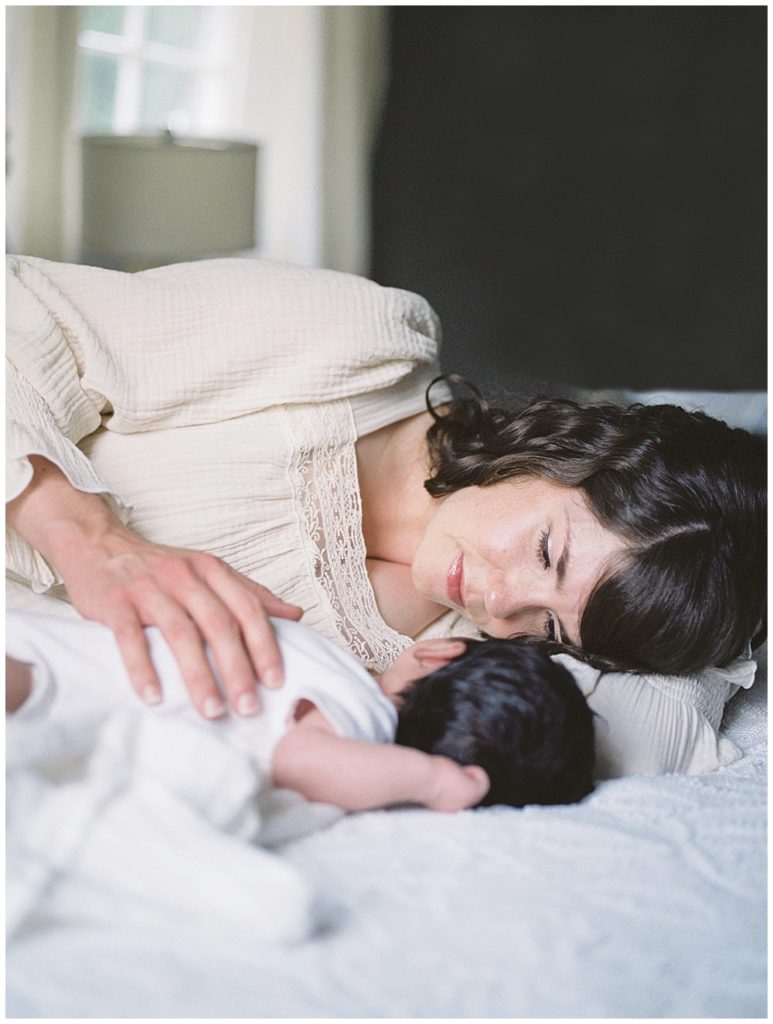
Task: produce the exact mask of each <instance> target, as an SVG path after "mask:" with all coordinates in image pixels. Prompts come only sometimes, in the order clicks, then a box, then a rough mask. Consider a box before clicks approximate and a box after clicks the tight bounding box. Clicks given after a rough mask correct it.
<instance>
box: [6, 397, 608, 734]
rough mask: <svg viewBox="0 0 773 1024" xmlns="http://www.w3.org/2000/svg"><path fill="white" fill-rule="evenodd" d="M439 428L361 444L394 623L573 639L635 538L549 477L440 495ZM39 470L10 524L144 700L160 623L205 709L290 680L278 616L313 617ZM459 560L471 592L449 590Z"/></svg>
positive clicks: (373, 570)
mask: <svg viewBox="0 0 773 1024" xmlns="http://www.w3.org/2000/svg"><path fill="white" fill-rule="evenodd" d="M430 424H431V417H430V416H429V414H428V413H421V414H419V415H417V416H412V417H409V418H408V419H404V420H400V421H398V422H397V423H394V424H391V425H390V426H388V427H385V428H383V429H382V430H379V431H375V432H374V433H372V434H369V435H366V436H365V437H362V438H360V439H359V440H358V441H357V444H356V454H357V469H358V482H359V487H360V496H361V504H362V530H363V536H364V540H365V547H366V552H367V569H368V573H369V576H370V581H371V584H372V587H373V591H374V595H375V598H376V603H377V605H378V608H379V611H380V613H381V615H382V617H383V618H384V620H385V621H386V623H387V624H388V625H389V626H391V627H392V628H393V629H396V630H397V631H398V632H400V633H403V634H405V635H407V636H411V637H415V636H417V634H419V633H420V632H421V631H422V630H423V629H424V628H425V627H426V626H428V625H430V624H431V623H432V622H434V621H435V620H436V619H437V618H439V617H440V615H442V614H443V613H444V612H445V611H446V610H447V609H448V608H453V609H456V610H458V611H461V612H463V614H464V615H465V617H466V618H467V619H469V620H470V621H472V622H473V623H474V624H475V625H477V626H478V627H479V628H480V629H482V630H484V631H485V632H487V633H489V634H490V635H491V636H496V637H506V636H513V635H517V634H524V633H526V634H532V635H539V636H546V635H547V636H554V637H558V638H563V637H567V638H569V639H570V640H573V641H576V640H577V639H578V638H579V623H580V619H581V617H582V610H583V608H584V606H585V602H586V601H587V598H588V595H589V594H590V592H591V590H592V589H593V586H594V585H595V583H596V582H597V580H598V579H599V577H600V575H601V574H602V573H603V571H604V569H605V568H606V567H607V565H609V564H610V562H611V561H613V560H614V558H615V557H617V556H619V555H620V554H621V553H622V552H623V551H624V543H623V541H621V540H620V539H619V538H617V537H615V536H614V535H613V534H611V533H610V532H609V531H607V530H605V529H604V528H603V527H602V526H601V525H600V524H599V523H598V522H597V521H596V520H595V518H594V517H593V515H592V513H591V512H590V510H589V509H588V508H587V505H586V504H585V500H584V498H583V497H582V495H581V493H580V492H579V491H577V490H576V489H573V488H568V487H559V486H558V485H556V484H552V483H549V482H548V481H544V480H540V479H538V478H529V479H527V480H525V481H524V480H519V481H505V482H503V483H499V484H495V485H493V486H491V487H486V488H478V487H470V488H465V489H463V490H462V491H457V492H455V493H454V494H451V495H449V496H447V497H445V498H433V497H431V496H430V495H429V494H428V492H427V491H426V490H425V489H424V486H423V483H424V480H426V479H427V477H428V476H429V461H428V454H427V446H426V440H425V436H426V431H427V429H428V427H429V426H430ZM31 462H32V465H33V469H34V476H33V480H32V482H31V483H30V484H29V486H28V487H27V488H26V490H25V491H24V492H23V493H22V494H21V495H19V496H18V497H17V498H16V499H14V501H12V502H10V503H9V504H8V506H7V521H8V524H9V525H10V526H11V527H13V529H14V530H16V532H17V533H19V534H20V535H21V536H22V537H24V538H25V539H26V540H27V541H29V542H30V543H31V544H32V545H33V547H35V548H37V550H38V551H40V552H41V554H42V555H43V556H44V557H45V558H46V559H47V561H49V563H50V564H52V565H53V566H54V568H55V569H56V570H57V571H58V572H59V574H60V576H61V577H62V579H63V581H64V583H65V586H66V588H67V591H68V595H69V597H70V600H71V601H72V603H73V605H74V606H75V608H76V609H77V610H78V611H79V612H80V613H81V614H82V615H83V616H84V617H85V618H90V619H95V620H96V621H98V622H102V623H104V624H105V625H107V626H109V627H110V628H111V629H112V630H113V631H114V633H115V635H116V639H117V641H118V645H119V647H120V650H121V654H122V657H123V659H124V663H125V665H126V668H127V672H128V674H129V678H130V679H131V682H132V686H133V688H134V689H135V691H136V692H137V694H138V695H139V696H140V697H141V698H142V699H143V700H146V701H147V702H148V703H154V702H155V701H157V700H159V699H161V686H160V682H159V680H158V678H157V676H156V673H155V671H154V669H153V666H152V663H151V660H150V656H149V653H148V648H147V644H146V641H145V636H144V633H143V630H142V627H143V626H149V625H155V626H158V627H159V628H160V630H161V632H162V633H163V634H164V636H165V638H166V639H167V641H168V642H169V644H170V646H171V648H172V650H173V651H174V653H175V656H176V657H177V660H178V663H179V665H180V669H181V672H182V675H183V678H184V680H185V683H186V686H187V688H188V690H189V692H190V694H191V699H192V701H193V703H194V704H195V706H196V707H197V708H198V709H199V711H200V712H201V713H202V714H203V715H205V716H206V717H210V718H211V717H217V716H219V715H220V714H223V713H225V711H226V702H227V703H228V705H230V707H231V708H232V709H233V710H234V711H236V712H237V713H239V714H254V713H255V712H256V711H257V709H258V706H259V702H258V696H257V690H256V680H259V681H260V682H261V683H263V684H265V685H268V686H270V685H278V684H281V681H282V666H281V657H280V653H279V649H278V647H277V644H276V641H275V639H274V635H273V631H272V629H271V626H270V624H269V622H268V616H269V615H276V616H279V617H283V618H291V619H299V618H300V617H301V615H302V610H301V609H300V608H297V607H296V606H294V605H288V604H287V603H286V602H284V601H282V600H281V599H280V598H278V597H276V596H275V595H273V594H272V593H271V592H270V591H268V590H267V589H266V588H265V587H261V586H260V585H259V584H257V583H255V582H253V581H251V580H249V579H247V578H246V577H244V576H242V575H240V574H239V573H237V572H236V571H235V570H233V569H231V568H230V567H228V566H227V565H226V564H225V563H224V562H222V561H221V560H219V559H217V558H215V557H214V556H211V555H208V554H205V553H204V552H197V551H190V550H186V549H184V548H170V547H165V546H161V545H158V544H154V543H152V542H150V541H147V540H144V539H143V538H140V537H138V536H137V535H136V534H135V533H133V532H132V531H131V530H130V529H127V528H126V527H125V526H123V524H122V523H121V522H120V521H119V520H118V519H117V517H116V516H115V515H114V513H113V512H112V510H111V509H110V507H109V506H108V504H107V502H106V501H105V500H104V499H103V498H101V497H100V496H99V495H92V494H84V493H83V492H80V491H77V490H75V489H74V488H73V487H72V486H71V485H70V484H69V482H68V481H67V479H66V477H65V476H64V475H63V474H62V473H61V472H60V471H59V470H58V469H57V467H56V466H54V465H53V464H52V463H51V462H49V461H48V460H46V459H44V458H42V457H39V456H32V457H31ZM460 556H461V559H460ZM457 559H460V562H458V563H457ZM455 563H457V565H459V564H460V565H461V590H460V591H459V593H457V592H456V591H454V590H453V588H452V587H451V588H450V584H449V573H450V570H451V568H452V566H453V565H454V564H455ZM449 588H450V589H449ZM205 644H209V646H210V647H211V648H212V651H213V653H214V655H215V658H216V661H217V664H218V667H219V669H220V671H221V674H222V678H223V689H224V691H225V692H224V693H223V694H221V692H220V689H219V687H218V685H217V682H216V681H215V678H214V676H213V674H212V672H211V670H210V667H209V665H208V663H207V660H206V657H205V656H204V646H205Z"/></svg>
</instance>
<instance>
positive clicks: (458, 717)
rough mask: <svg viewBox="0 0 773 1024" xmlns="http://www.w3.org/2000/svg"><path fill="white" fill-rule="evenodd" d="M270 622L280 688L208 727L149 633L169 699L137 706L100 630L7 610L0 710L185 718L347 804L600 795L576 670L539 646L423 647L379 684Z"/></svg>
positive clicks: (288, 780) (320, 640)
mask: <svg viewBox="0 0 773 1024" xmlns="http://www.w3.org/2000/svg"><path fill="white" fill-rule="evenodd" d="M272 621H273V625H274V628H275V630H276V633H277V637H278V640H279V644H280V648H281V650H282V655H283V659H284V664H285V682H284V685H283V686H282V687H280V688H278V689H266V688H264V689H263V690H262V691H261V700H262V705H263V707H262V710H261V712H260V713H259V714H257V715H255V716H252V717H249V718H243V717H240V716H236V715H233V716H228V717H224V718H222V719H218V720H215V721H205V720H204V719H202V718H201V717H200V716H199V715H198V713H197V712H196V711H195V710H194V709H193V707H192V705H191V703H190V699H189V697H188V693H187V691H186V689H185V687H184V684H183V682H182V678H181V677H180V674H179V670H178V668H177V663H176V661H175V659H174V657H173V655H172V653H171V651H170V649H169V647H168V646H167V644H166V641H165V640H164V639H163V637H162V635H161V634H160V632H159V631H158V630H156V629H149V630H148V631H147V635H148V640H149V644H150V649H151V655H152V657H153V661H154V664H155V667H156V669H157V671H158V674H159V678H160V679H161V680H162V684H163V688H164V701H163V703H161V704H159V705H156V706H155V707H145V706H142V707H141V708H140V707H139V706H138V705H137V703H136V697H135V696H134V694H133V692H132V691H131V689H130V686H129V682H128V677H127V676H126V672H125V669H124V667H123V662H122V660H121V656H120V653H119V650H118V647H117V645H116V643H115V640H114V637H113V634H112V632H111V631H110V630H109V629H108V628H107V627H104V626H101V625H99V624H98V623H94V622H86V621H84V620H75V619H70V618H66V619H64V618H59V617H56V616H50V615H40V614H35V613H29V612H15V611H9V612H8V613H7V629H6V650H7V655H8V658H7V708H8V710H10V711H14V712H15V713H16V714H17V715H19V716H21V717H26V718H28V719H33V718H35V717H36V716H43V717H46V716H56V714H57V713H63V712H62V709H67V713H72V710H73V708H74V707H76V706H77V704H78V702H80V706H81V707H82V708H84V709H88V713H89V714H91V715H96V716H98V715H99V714H102V715H103V716H104V715H108V714H109V713H110V712H111V710H113V709H117V708H126V707H137V713H138V714H143V715H158V716H164V715H175V716H183V717H186V718H187V719H188V720H189V721H190V722H192V723H195V724H196V726H197V727H198V728H201V729H205V730H213V729H214V730H220V732H221V734H222V735H223V738H224V739H226V740H227V742H229V743H231V744H234V745H235V746H236V747H238V748H240V749H241V750H242V751H246V752H248V754H249V756H250V757H252V758H254V760H256V761H257V762H258V764H259V765H260V766H261V767H262V768H263V769H265V771H266V772H268V773H270V775H271V778H272V780H273V782H274V783H275V785H277V786H280V787H284V788H287V789H291V790H295V791H296V792H298V793H300V794H302V795H303V796H305V797H307V798H308V799H309V800H314V801H320V802H324V803H329V804H334V805H336V806H338V807H340V808H342V809H344V810H347V811H364V810H370V809H375V808H380V807H388V806H392V805H395V804H420V805H423V806H425V807H428V808H432V809H434V810H440V811H457V810H462V809H464V808H468V807H474V806H477V805H479V804H495V803H503V804H511V805H512V806H515V807H522V806H524V805H526V804H530V803H542V804H556V803H572V802H575V801H578V800H581V799H582V798H583V797H585V796H586V795H587V794H588V793H590V792H591V790H592V789H593V768H594V735H593V721H592V713H591V711H590V709H589V708H588V706H587V704H586V702H585V699H584V697H583V696H582V694H581V693H580V690H579V689H578V687H577V686H576V684H575V682H574V680H573V678H572V676H571V674H570V673H569V672H568V671H567V670H566V669H565V668H563V667H562V666H560V665H558V664H556V663H555V662H553V661H552V660H551V659H550V658H549V657H548V656H547V654H546V653H545V652H544V651H543V650H542V649H541V648H539V647H537V646H535V645H534V644H532V643H522V642H517V641H512V640H486V641H476V640H429V641H423V642H420V643H416V644H414V645H413V646H411V647H410V648H408V650H406V651H405V652H403V654H402V655H400V657H399V658H397V659H396V660H395V662H394V663H393V664H392V666H391V667H390V668H389V669H388V670H387V671H386V672H385V673H383V675H381V676H380V677H374V676H372V675H370V674H369V673H368V672H367V671H366V670H365V668H364V667H363V666H362V665H361V664H360V663H359V662H358V661H357V660H356V659H355V658H354V657H353V655H351V654H350V653H348V652H347V651H344V650H342V649H341V648H339V647H337V646H336V645H334V644H333V643H331V642H330V641H328V640H327V639H325V638H324V637H322V636H321V635H320V634H318V633H316V632H314V631H313V630H311V629H309V628H308V627H306V626H302V625H300V624H298V623H295V622H291V621H289V620H286V619H274V620H272Z"/></svg>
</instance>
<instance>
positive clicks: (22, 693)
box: [5, 654, 32, 714]
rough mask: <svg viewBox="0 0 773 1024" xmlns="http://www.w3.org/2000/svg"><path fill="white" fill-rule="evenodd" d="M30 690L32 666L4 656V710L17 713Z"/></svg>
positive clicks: (8, 712)
mask: <svg viewBox="0 0 773 1024" xmlns="http://www.w3.org/2000/svg"><path fill="white" fill-rule="evenodd" d="M31 690H32V665H28V664H26V662H23V661H17V660H16V658H9V657H8V655H7V654H6V656H5V710H6V714H12V713H13V712H14V711H18V710H19V708H20V707H21V706H22V704H23V703H24V702H25V701H26V700H27V698H28V697H29V695H30V692H31Z"/></svg>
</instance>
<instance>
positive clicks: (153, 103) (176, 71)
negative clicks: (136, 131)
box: [140, 64, 194, 131]
mask: <svg viewBox="0 0 773 1024" xmlns="http://www.w3.org/2000/svg"><path fill="white" fill-rule="evenodd" d="M193 84H194V76H193V75H192V74H191V72H190V71H185V70H183V69H182V68H173V67H168V66H166V65H164V64H148V65H146V67H145V71H144V75H143V88H142V105H141V111H140V127H141V128H143V129H145V130H148V131H155V130H157V129H162V128H167V127H169V125H168V123H167V122H168V118H169V115H170V114H171V113H173V112H176V111H187V112H190V99H191V96H192V92H193Z"/></svg>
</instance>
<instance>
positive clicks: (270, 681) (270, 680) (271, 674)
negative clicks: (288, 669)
mask: <svg viewBox="0 0 773 1024" xmlns="http://www.w3.org/2000/svg"><path fill="white" fill-rule="evenodd" d="M260 678H261V682H262V683H263V685H264V686H281V685H282V670H281V669H280V668H277V666H276V665H272V666H271V668H267V669H266V671H265V672H264V673H263V675H262V676H261V677H260Z"/></svg>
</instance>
